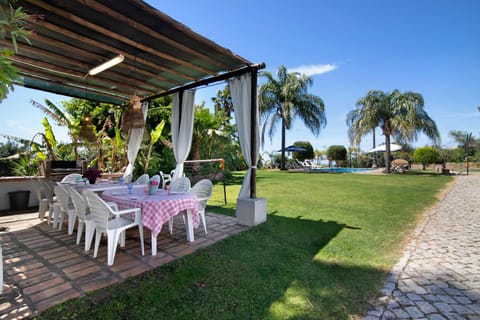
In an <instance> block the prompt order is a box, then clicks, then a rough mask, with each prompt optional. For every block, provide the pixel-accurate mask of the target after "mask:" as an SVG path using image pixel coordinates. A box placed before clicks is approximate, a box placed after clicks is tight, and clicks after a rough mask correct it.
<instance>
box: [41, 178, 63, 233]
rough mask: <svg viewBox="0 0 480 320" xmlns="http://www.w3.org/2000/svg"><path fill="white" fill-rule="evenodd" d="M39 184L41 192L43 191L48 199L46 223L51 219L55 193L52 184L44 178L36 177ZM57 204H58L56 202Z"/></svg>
mask: <svg viewBox="0 0 480 320" xmlns="http://www.w3.org/2000/svg"><path fill="white" fill-rule="evenodd" d="M38 181H39V182H40V184H41V185H42V186H43V192H44V193H45V197H46V198H47V201H48V219H47V223H48V224H50V222H51V221H52V215H53V211H54V204H55V200H56V198H55V194H54V191H53V185H52V184H51V183H50V182H49V181H48V180H46V179H38ZM57 206H58V204H57Z"/></svg>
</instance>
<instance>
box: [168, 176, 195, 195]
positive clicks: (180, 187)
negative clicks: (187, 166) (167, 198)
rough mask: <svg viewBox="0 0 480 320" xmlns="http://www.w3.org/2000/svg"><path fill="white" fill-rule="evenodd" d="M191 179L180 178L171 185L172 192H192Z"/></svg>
mask: <svg viewBox="0 0 480 320" xmlns="http://www.w3.org/2000/svg"><path fill="white" fill-rule="evenodd" d="M190 187H191V184H190V179H188V178H187V177H180V178H177V179H175V180H173V181H172V183H170V192H188V191H190Z"/></svg>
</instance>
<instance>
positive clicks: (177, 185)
mask: <svg viewBox="0 0 480 320" xmlns="http://www.w3.org/2000/svg"><path fill="white" fill-rule="evenodd" d="M190 186H191V183H190V179H188V178H187V177H180V178H177V179H175V180H173V181H172V182H171V183H170V192H188V191H190ZM168 229H169V230H170V234H171V233H173V218H170V220H169V221H168Z"/></svg>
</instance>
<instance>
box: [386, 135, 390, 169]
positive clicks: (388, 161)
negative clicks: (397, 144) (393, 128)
mask: <svg viewBox="0 0 480 320" xmlns="http://www.w3.org/2000/svg"><path fill="white" fill-rule="evenodd" d="M390 162H391V161H390V135H389V134H385V167H386V172H387V173H390V166H391V163H390Z"/></svg>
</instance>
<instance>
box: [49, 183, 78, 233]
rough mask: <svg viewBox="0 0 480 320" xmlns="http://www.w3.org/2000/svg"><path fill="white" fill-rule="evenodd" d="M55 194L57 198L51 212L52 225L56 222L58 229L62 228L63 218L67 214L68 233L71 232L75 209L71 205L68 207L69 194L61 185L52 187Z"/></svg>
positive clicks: (73, 224)
mask: <svg viewBox="0 0 480 320" xmlns="http://www.w3.org/2000/svg"><path fill="white" fill-rule="evenodd" d="M53 190H54V192H55V196H56V198H57V202H56V203H57V204H58V205H54V208H53V210H54V213H53V227H54V228H55V227H56V224H57V223H59V224H60V225H59V227H58V230H62V224H63V219H64V217H65V215H67V216H68V234H72V233H73V227H74V226H75V218H76V215H75V210H74V209H73V207H70V195H69V193H68V192H67V190H65V189H64V187H63V186H60V185H58V186H55V187H54V188H53Z"/></svg>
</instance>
